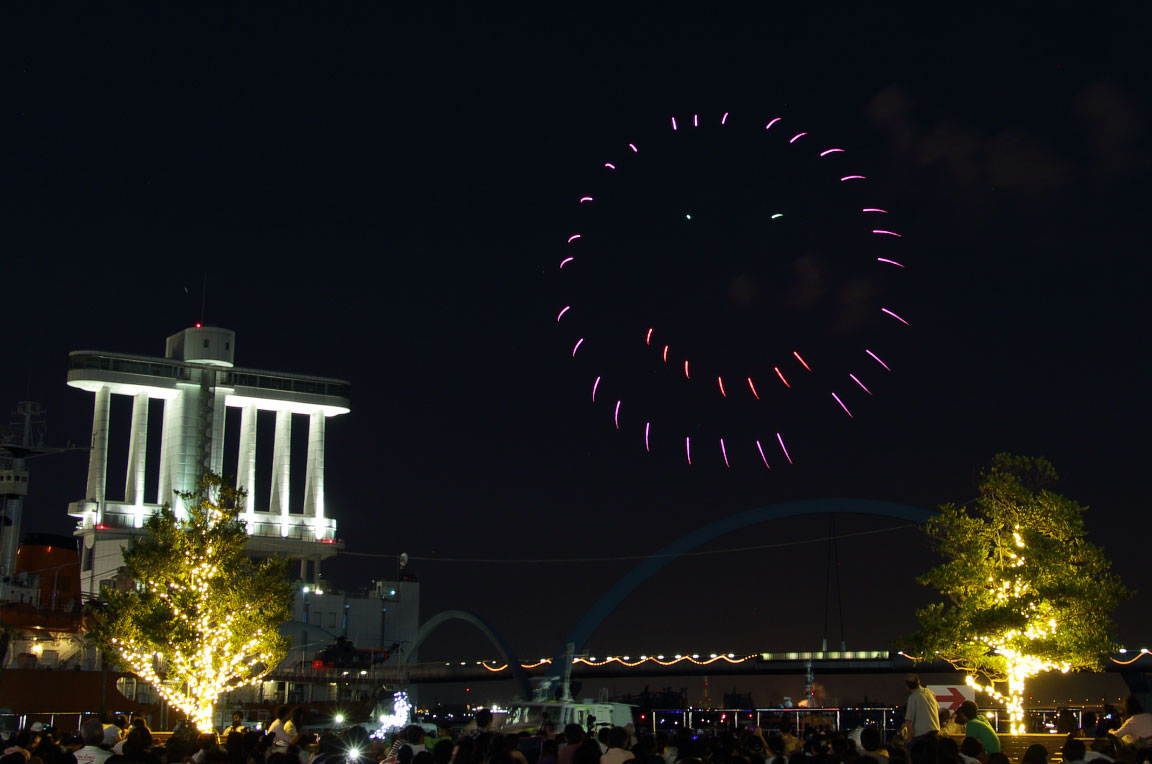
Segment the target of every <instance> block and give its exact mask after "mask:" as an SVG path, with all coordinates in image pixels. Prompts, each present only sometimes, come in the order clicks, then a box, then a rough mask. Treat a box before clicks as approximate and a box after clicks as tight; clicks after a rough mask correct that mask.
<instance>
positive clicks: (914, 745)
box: [904, 714, 940, 764]
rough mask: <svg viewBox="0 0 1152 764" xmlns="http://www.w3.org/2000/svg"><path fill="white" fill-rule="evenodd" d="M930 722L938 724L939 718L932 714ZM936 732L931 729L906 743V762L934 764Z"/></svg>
mask: <svg viewBox="0 0 1152 764" xmlns="http://www.w3.org/2000/svg"><path fill="white" fill-rule="evenodd" d="M932 720H933V721H934V722H935V723H937V724H939V723H940V717H939V716H937V715H936V714H932ZM904 729H908V727H907V726H906V727H905V728H904ZM936 732H937V730H935V729H931V730H929V731H928V732H926V733H924V734H922V735H916V736H914V737H912V739H911V740H910V741H908V760H909V761H910V762H912V764H936V737H937V735H936Z"/></svg>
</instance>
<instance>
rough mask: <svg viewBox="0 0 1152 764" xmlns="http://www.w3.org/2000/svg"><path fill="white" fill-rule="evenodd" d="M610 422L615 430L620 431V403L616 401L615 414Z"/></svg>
mask: <svg viewBox="0 0 1152 764" xmlns="http://www.w3.org/2000/svg"><path fill="white" fill-rule="evenodd" d="M612 421H613V422H615V423H616V429H617V430H619V429H620V401H616V413H615V414H613V415H612Z"/></svg>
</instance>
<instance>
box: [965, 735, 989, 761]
mask: <svg viewBox="0 0 1152 764" xmlns="http://www.w3.org/2000/svg"><path fill="white" fill-rule="evenodd" d="M987 758H988V757H987V755H986V754H985V753H984V744H983V743H981V742H980V739H979V738H975V737H972V736H971V735H969V736H968V737H966V738H964V741H963V742H962V743H960V761H961V762H963V764H984V762H985V760H986V759H987Z"/></svg>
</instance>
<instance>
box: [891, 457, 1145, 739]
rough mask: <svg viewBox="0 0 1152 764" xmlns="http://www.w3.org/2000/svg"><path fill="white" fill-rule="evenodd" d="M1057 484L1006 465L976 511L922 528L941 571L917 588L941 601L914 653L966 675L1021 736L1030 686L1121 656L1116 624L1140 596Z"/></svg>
mask: <svg viewBox="0 0 1152 764" xmlns="http://www.w3.org/2000/svg"><path fill="white" fill-rule="evenodd" d="M1056 479H1057V475H1056V470H1055V469H1054V468H1053V466H1052V465H1051V464H1050V463H1049V462H1048V461H1047V460H1045V459H1042V458H1029V457H1022V456H1013V455H1009V454H1000V455H998V456H997V457H996V458H995V459H994V461H993V463H992V465H991V466H990V467H989V468H988V469H987V470H985V471H984V472H983V473H982V474H981V476H980V483H979V491H978V496H977V498H976V499H975V500H974V501H972V502H970V503H968V504H964V505H956V504H948V505H945V506H943V507H941V508H940V514H939V515H937V516H935V517H933V518H932V519H931V520H929V521H928V522H927V523H926V525H925V531H926V533H927V534H928V537H929V538H930V539H931V540H932V543H933V546H934V547H935V549H936V551H938V552H939V553H940V555H941V556H942V557H943V558H944V562H943V563H942V564H941V565H939V566H937V567H936V568H933V569H932V570H930V571H929V572H928V573H926V574H925V575H923V576H921V577H920V578H919V581H920V583H922V584H924V585H926V586H930V587H932V588H934V589H936V590H937V591H938V592H939V593H940V594H941V595H942V597H943V600H944V601H943V602H937V603H934V604H931V605H929V606H927V607H925V608H922V609H921V610H919V611H918V612H917V614H916V615H917V618H918V620H919V622H920V630H919V632H917V633H916V634H915V635H913V636H912V637H911V638H909V640H908V648H909V649H910V650H911V651H913V654H914V655H916V656H919V657H923V658H924V659H925V660H933V659H939V658H943V659H945V660H948V661H950V662H951V663H953V665H955V666H957V667H958V668H960V669H963V670H964V671H966V672H968V674H969V684H971V685H973V686H975V687H977V688H978V689H980V690H983V691H985V692H988V693H989V694H991V695H992V696H993V697H995V698H997V699H999V700H1002V701H1004V702H1005V704H1006V706H1007V707H1008V710H1009V712H1010V715H1012V717H1013V727H1014V729H1013V731H1014V732H1015V731H1016V729H1015V727H1016V726H1017V723H1018V722H1019V721H1022V719H1020V720H1017V719H1016V718H1015V716H1016V712H1017V711H1020V712H1022V710H1023V709H1022V700H1023V687H1024V682H1025V681H1026V680H1027V679H1028V678H1029V677H1031V676H1035V675H1036V674H1039V673H1041V672H1043V671H1051V670H1060V671H1070V670H1087V671H1099V670H1101V669H1102V668H1103V665H1104V661H1105V660H1106V659H1107V657H1108V655H1109V654H1110V653H1111V652H1112V651H1113V650H1114V649H1115V647H1116V645H1115V644H1114V642H1113V639H1112V630H1113V624H1112V620H1111V613H1112V611H1113V610H1115V608H1116V606H1117V605H1118V604H1119V603H1120V602H1121V601H1122V600H1124V599H1126V598H1128V597H1130V596H1131V592H1130V591H1129V590H1128V589H1127V588H1125V586H1124V585H1123V584H1122V583H1121V582H1120V580H1119V578H1117V577H1116V576H1115V575H1114V574H1113V573H1112V572H1111V569H1110V563H1109V561H1108V559H1107V558H1106V557H1105V556H1104V552H1103V550H1101V549H1100V547H1098V546H1096V545H1094V544H1092V543H1090V542H1089V541H1087V540H1086V539H1085V531H1084V519H1083V514H1084V511H1085V507H1083V506H1081V505H1080V504H1078V503H1076V502H1075V501H1072V500H1071V499H1068V498H1066V497H1064V496H1061V495H1060V494H1057V493H1054V492H1052V491H1050V490H1049V489H1048V488H1047V486H1048V485H1050V484H1051V483H1053V482H1054V481H1055V480H1056ZM978 677H979V678H982V679H983V680H985V681H986V682H987V684H986V685H985V684H981V683H980V682H979V681H978V680H977V678H978ZM1002 683H1006V684H1007V688H1006V691H1005V690H1004V688H1003V687H1001V688H997V684H1002ZM1016 706H1020V708H1016Z"/></svg>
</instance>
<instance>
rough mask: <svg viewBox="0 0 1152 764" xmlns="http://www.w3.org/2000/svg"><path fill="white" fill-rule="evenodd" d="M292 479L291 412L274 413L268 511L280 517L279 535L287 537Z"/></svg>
mask: <svg viewBox="0 0 1152 764" xmlns="http://www.w3.org/2000/svg"><path fill="white" fill-rule="evenodd" d="M291 479H292V412H290V411H283V410H281V411H277V412H276V438H275V440H274V441H273V442H272V494H271V496H270V497H269V505H268V511H269V512H271V513H273V514H278V515H280V535H281V536H287V535H288V528H289V525H288V490H289V488H290V487H291Z"/></svg>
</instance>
